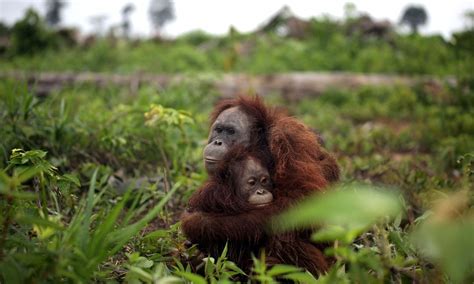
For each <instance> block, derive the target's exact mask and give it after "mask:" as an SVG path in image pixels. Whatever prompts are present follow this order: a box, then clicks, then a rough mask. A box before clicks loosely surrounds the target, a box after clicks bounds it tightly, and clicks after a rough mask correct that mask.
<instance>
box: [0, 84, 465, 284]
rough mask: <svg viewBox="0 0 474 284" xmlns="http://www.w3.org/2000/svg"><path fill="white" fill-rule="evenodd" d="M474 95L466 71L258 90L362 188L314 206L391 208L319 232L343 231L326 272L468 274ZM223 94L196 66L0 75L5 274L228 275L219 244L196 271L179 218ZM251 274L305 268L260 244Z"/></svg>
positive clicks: (384, 276)
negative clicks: (313, 89) (79, 74)
mask: <svg viewBox="0 0 474 284" xmlns="http://www.w3.org/2000/svg"><path fill="white" fill-rule="evenodd" d="M473 97H474V93H473V91H472V89H471V88H470V87H469V85H468V82H466V83H464V82H461V83H460V85H459V86H458V87H445V88H437V89H433V88H430V87H429V86H428V85H420V86H416V87H413V88H409V87H404V86H399V87H390V88H388V87H387V88H376V87H371V88H362V89H357V90H353V91H350V92H349V91H338V90H332V91H328V92H326V93H324V94H322V96H320V97H317V98H308V99H305V100H303V101H299V102H286V101H284V99H282V97H281V96H278V94H274V95H272V96H269V97H267V98H266V101H267V103H269V104H272V105H277V106H283V105H284V106H286V107H287V108H288V110H289V111H290V112H291V113H292V114H293V115H295V116H296V117H297V118H299V119H301V120H302V121H304V122H305V123H306V124H308V125H309V126H310V127H312V128H314V129H315V130H316V131H318V132H320V133H321V134H322V136H323V138H324V140H325V143H326V147H327V148H328V149H329V150H330V151H331V152H333V153H334V154H335V155H336V157H337V159H338V161H339V163H340V166H341V168H342V181H341V185H340V186H339V187H343V188H347V187H349V188H351V187H352V188H353V187H355V188H356V189H354V190H355V191H356V192H359V193H358V194H357V196H359V197H361V198H363V200H360V198H353V196H351V195H350V194H351V192H352V191H351V190H341V189H339V190H338V189H334V192H346V193H347V194H348V195H342V196H335V197H331V196H330V197H329V198H333V199H334V198H335V201H334V200H333V201H332V203H331V201H328V202H329V203H328V204H329V209H328V210H327V211H326V212H325V213H324V214H322V215H321V214H320V216H318V215H317V214H316V213H315V214H316V215H314V216H315V218H316V219H317V218H320V219H321V220H324V218H329V219H330V218H331V216H343V217H345V218H348V216H349V219H347V220H351V219H350V216H351V215H353V214H354V212H357V210H360V208H363V207H364V206H366V205H367V204H379V207H377V206H376V207H377V208H376V209H377V210H376V211H374V212H375V213H374V214H375V215H377V214H379V215H380V214H381V215H382V216H383V215H384V214H385V213H387V214H389V215H390V214H391V215H393V216H394V218H393V219H378V218H376V219H372V217H370V216H369V217H367V216H365V217H362V219H361V220H362V223H360V222H359V223H358V224H359V226H356V225H355V224H354V223H351V222H349V223H347V224H339V225H338V226H336V227H328V229H327V230H326V231H324V232H325V235H323V236H321V235H319V236H317V238H319V239H328V240H337V241H338V244H339V245H338V246H337V247H335V248H334V249H332V250H331V251H328V252H327V253H330V254H333V255H336V258H337V260H338V261H337V264H336V265H335V266H334V268H333V269H332V270H331V272H330V273H329V274H328V275H326V276H324V277H322V278H320V279H319V280H318V281H319V282H320V283H334V281H338V282H346V281H354V282H362V283H367V281H369V282H375V283H382V282H386V281H388V282H395V283H400V282H406V281H412V280H414V279H415V280H420V281H428V282H433V281H434V282H436V281H441V282H443V281H447V282H454V283H462V282H464V281H472V279H473V278H472V277H473V274H472V273H473V271H472V267H473V264H474V259H473V256H472V253H471V252H472V251H473V250H474V243H473V241H472V238H471V237H467V236H472V235H474V232H472V228H474V226H473V222H474V219H473V217H474V216H473V215H472V209H471V206H472V201H473V195H472V188H473V185H474V181H473V162H474V153H473V149H474V120H473V118H472V113H473V110H474V100H473ZM218 98H219V95H218V94H217V93H216V92H215V91H214V90H213V89H212V88H210V87H209V85H208V84H206V82H205V81H199V80H191V79H190V80H189V81H187V82H185V83H182V84H179V85H176V86H171V87H169V88H168V89H164V90H157V89H153V88H151V87H147V86H142V87H141V88H140V89H139V91H138V93H137V94H131V93H130V92H129V90H128V89H127V88H119V87H106V88H96V87H93V86H86V85H85V86H76V87H71V88H68V89H64V90H62V91H60V92H57V93H53V94H51V95H49V96H47V97H45V98H39V97H35V96H34V95H32V92H31V91H29V90H28V89H27V88H26V87H25V85H24V83H22V82H13V81H4V82H2V83H1V84H0V120H1V121H2V127H1V128H0V137H2V139H1V140H0V147H1V148H0V150H1V155H2V158H1V159H0V168H3V170H2V171H1V172H0V194H1V196H2V198H1V199H0V209H1V211H2V214H1V215H0V223H1V224H2V234H1V238H0V279H1V280H2V282H5V283H24V282H31V281H35V282H58V281H61V282H90V281H97V282H106V281H112V282H115V281H126V282H133V283H135V282H138V281H142V282H154V281H158V280H159V279H161V280H162V281H165V280H166V281H170V282H181V281H190V282H196V283H199V282H202V283H204V282H203V281H209V282H216V281H217V280H220V281H224V280H225V279H229V278H231V277H232V276H233V275H235V274H238V273H239V269H237V268H236V267H235V266H234V265H232V264H231V263H229V262H228V261H226V260H225V256H223V257H222V258H221V259H219V260H215V261H214V262H212V261H210V260H208V262H207V263H205V264H202V265H205V275H204V276H200V275H197V274H194V273H193V270H192V269H191V267H190V265H189V263H192V261H193V260H195V257H196V249H195V248H194V247H192V248H188V247H187V246H185V245H184V237H183V235H182V234H181V233H180V231H179V223H177V221H178V219H179V214H180V212H182V210H183V208H184V206H185V204H186V202H187V199H188V198H189V196H190V194H191V193H192V192H193V191H194V190H196V189H197V188H198V187H199V185H200V184H202V182H203V181H204V180H205V179H206V175H205V171H204V169H203V165H202V162H201V153H202V152H201V151H202V148H203V146H204V145H205V143H206V136H207V127H208V115H209V113H210V110H211V109H212V105H213V103H214V102H216V101H217V100H218ZM354 182H357V184H356V185H354ZM367 186H369V187H370V189H367V190H368V191H366V187H367ZM374 187H375V189H374ZM381 187H385V188H389V190H388V191H389V192H390V193H385V191H380V190H378V189H377V188H381ZM374 192H375V193H374ZM376 192H380V194H381V196H378V195H377V193H376ZM440 200H441V201H440ZM395 203H396V204H400V208H398V207H397V206H398V205H397V206H395V205H394V204H395ZM384 205H386V206H388V207H390V206H392V207H394V206H395V207H394V208H395V209H394V210H392V211H389V212H387V210H388V209H387V208H383V207H384ZM392 207H390V208H392ZM301 210H303V211H304V210H312V209H311V208H310V209H308V208H306V209H305V208H302V209H301ZM351 210H352V211H351ZM354 210H355V211H354ZM303 211H300V213H301V212H303ZM297 215H298V213H297ZM292 218H294V217H292ZM296 218H298V217H296ZM361 220H356V221H361ZM360 224H362V225H360ZM331 228H332V229H331ZM334 228H336V229H334ZM224 254H225V252H224ZM469 277H470V278H469ZM251 278H252V279H253V280H254V281H261V282H264V283H269V282H272V281H275V279H282V278H288V279H294V280H295V279H296V280H300V281H302V282H307V281H313V280H314V279H313V278H312V277H311V276H310V275H309V274H307V273H303V272H301V271H299V270H297V269H295V268H288V267H286V266H276V267H274V268H272V269H267V268H265V266H264V259H263V256H256V259H255V267H254V273H253V274H252V275H251ZM469 279H470V280H469ZM160 283H161V282H160ZM166 283H167V282H166Z"/></svg>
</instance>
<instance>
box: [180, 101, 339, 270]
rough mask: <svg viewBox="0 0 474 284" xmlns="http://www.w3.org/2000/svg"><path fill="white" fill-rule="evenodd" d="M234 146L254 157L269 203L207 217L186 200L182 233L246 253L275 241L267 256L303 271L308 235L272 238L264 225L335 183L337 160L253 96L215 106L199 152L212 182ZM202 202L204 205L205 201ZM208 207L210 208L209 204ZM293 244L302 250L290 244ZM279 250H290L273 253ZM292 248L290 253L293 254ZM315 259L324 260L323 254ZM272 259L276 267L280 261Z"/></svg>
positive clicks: (292, 121) (324, 266) (306, 130)
mask: <svg viewBox="0 0 474 284" xmlns="http://www.w3.org/2000/svg"><path fill="white" fill-rule="evenodd" d="M236 145H242V146H245V147H246V148H247V149H250V151H251V152H257V153H259V154H258V155H259V157H261V158H260V160H261V161H264V163H265V167H266V169H267V170H268V172H269V173H270V177H271V180H272V182H273V185H274V190H273V192H272V195H273V200H272V202H271V203H270V204H268V205H267V206H264V207H261V208H251V209H248V210H243V211H235V210H234V211H232V210H230V209H229V210H228V211H226V210H224V211H223V212H221V213H219V214H215V213H212V214H210V213H209V212H205V210H202V209H200V208H199V207H197V208H193V206H192V201H191V203H190V205H191V206H190V208H189V210H187V211H186V212H185V213H184V214H183V217H182V228H183V231H184V232H185V234H186V235H187V236H188V237H189V238H190V239H191V241H193V242H195V243H198V244H206V243H212V242H222V241H226V240H228V241H229V242H233V243H236V244H238V243H241V244H242V245H243V247H242V250H240V251H245V250H246V249H247V251H248V252H254V251H253V249H254V248H261V245H262V240H266V239H267V240H268V239H270V240H271V241H272V242H274V244H273V245H271V246H269V248H271V250H270V252H269V253H268V254H269V256H270V257H272V255H277V256H278V255H281V254H284V255H286V257H283V258H284V259H285V261H284V262H285V263H290V264H296V265H300V266H304V267H306V266H307V265H304V263H303V264H301V262H302V261H301V259H300V258H299V256H300V255H301V251H302V250H306V251H308V250H311V249H317V246H316V245H313V244H310V243H309V242H307V240H308V239H309V235H310V233H308V232H307V231H303V232H298V233H296V232H293V233H292V232H290V233H288V234H284V235H278V236H272V235H271V234H272V230H271V228H270V230H268V224H267V222H268V221H269V219H270V218H271V217H272V216H274V215H275V214H277V213H279V212H281V211H283V210H285V209H287V208H288V207H289V206H291V205H292V204H294V203H295V202H297V201H299V200H301V199H302V198H304V197H306V196H308V195H310V194H312V193H314V192H317V191H321V190H323V188H324V187H325V186H327V185H328V184H329V183H331V182H334V181H337V180H338V178H339V168H338V166H337V163H336V161H335V160H334V158H332V157H331V156H330V155H329V154H328V153H327V152H326V151H325V150H324V149H322V147H321V146H320V145H319V143H318V140H317V137H316V135H315V134H314V133H313V132H312V131H311V130H310V129H309V128H308V127H307V126H305V125H304V124H302V123H301V122H299V121H298V120H296V119H295V118H292V117H290V116H288V115H287V114H286V113H285V112H283V111H281V110H278V109H275V108H269V107H266V106H265V105H264V104H263V103H262V101H261V100H260V99H259V98H257V97H255V98H248V97H239V98H237V99H231V100H225V101H222V102H221V103H219V104H218V105H217V106H216V107H215V109H214V112H213V114H212V126H211V129H210V133H209V141H208V145H207V146H206V147H205V149H204V162H205V167H206V170H207V171H208V173H209V175H210V177H211V179H212V178H213V176H214V175H215V174H216V172H217V169H218V165H219V162H220V161H222V160H223V159H224V157H225V156H226V154H227V152H228V151H229V149H231V148H233V147H234V146H236ZM214 192H215V194H217V196H221V198H222V199H227V198H231V197H230V196H229V195H226V193H225V192H222V193H220V194H222V195H219V192H218V191H214ZM196 194H199V191H198V193H196ZM191 200H192V199H191ZM236 202H237V201H236ZM203 203H204V204H206V201H205V200H204V199H203ZM226 204H229V203H226ZM208 206H212V203H211V202H208ZM269 236H270V237H269ZM298 242H302V245H294V244H297V243H298ZM282 246H287V247H289V248H290V249H289V250H287V251H282V250H278V249H276V248H278V247H282ZM303 247H304V249H303ZM291 248H294V249H293V251H291ZM318 251H319V250H318ZM208 253H211V252H209V251H208ZM319 254H320V251H319ZM303 258H304V257H303ZM318 258H320V259H323V260H324V257H323V256H322V255H320V256H319V257H318ZM271 259H273V260H274V261H275V262H276V261H281V259H282V258H281V257H280V258H279V257H276V258H271ZM270 262H272V260H271V261H270ZM303 262H305V261H303ZM306 268H308V270H310V271H311V272H313V273H321V272H322V271H325V270H326V269H327V262H326V261H321V263H320V267H306Z"/></svg>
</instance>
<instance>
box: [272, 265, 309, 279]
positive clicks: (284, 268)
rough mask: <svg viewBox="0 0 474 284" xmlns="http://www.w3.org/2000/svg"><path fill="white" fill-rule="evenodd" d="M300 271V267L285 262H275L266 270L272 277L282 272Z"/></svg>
mask: <svg viewBox="0 0 474 284" xmlns="http://www.w3.org/2000/svg"><path fill="white" fill-rule="evenodd" d="M300 271H301V268H298V267H296V266H292V265H286V264H277V265H275V266H273V267H272V268H271V269H270V270H268V275H270V276H272V277H274V276H279V275H282V274H288V273H293V272H300Z"/></svg>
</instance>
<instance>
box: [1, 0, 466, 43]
mask: <svg viewBox="0 0 474 284" xmlns="http://www.w3.org/2000/svg"><path fill="white" fill-rule="evenodd" d="M66 2H67V6H66V7H65V8H64V11H63V21H62V24H63V25H67V26H76V27H79V28H80V29H81V31H83V32H85V33H87V32H90V31H91V30H92V25H91V23H90V17H91V16H97V15H104V16H106V17H107V20H106V23H105V24H106V26H110V25H114V24H118V23H119V22H120V17H121V9H122V7H124V6H125V5H126V4H127V3H133V4H134V6H135V11H134V12H133V13H132V17H131V22H132V34H134V35H144V36H148V35H151V26H150V22H149V19H148V8H149V4H150V0H136V1H130V0H69V1H66ZM347 2H352V3H354V4H355V5H356V8H357V10H358V11H362V12H367V13H369V14H370V15H371V16H372V17H374V18H376V19H389V20H390V21H392V22H398V20H399V19H400V15H401V13H402V11H403V9H404V8H405V7H406V6H408V5H409V4H417V5H422V6H424V7H425V9H426V10H427V12H428V16H429V22H428V24H427V26H426V27H424V28H422V29H421V32H422V33H424V34H432V33H441V34H443V35H444V36H445V37H449V35H450V34H451V33H452V32H453V31H456V30H459V29H462V28H463V27H464V26H465V25H466V21H465V19H464V18H463V13H464V12H465V11H466V10H468V9H470V10H473V9H474V1H473V0H450V1H442V0H416V1H405V0H400V1H382V0H354V1H342V0H341V1H339V0H333V1H327V0H325V1H317V0H306V1H303V0H292V1H290V0H286V1H285V0H268V1H263V0H260V1H258V0H175V1H174V5H175V15H176V19H175V20H174V21H173V22H171V23H169V24H168V25H167V26H166V27H165V29H164V33H165V34H166V35H169V36H176V35H179V34H182V33H185V32H188V31H191V30H196V29H201V30H204V31H207V32H209V33H213V34H222V33H226V32H227V31H228V30H229V26H230V25H234V26H235V27H236V28H237V29H238V30H239V31H251V30H253V29H255V28H256V27H258V26H259V25H260V24H261V23H262V22H264V21H265V20H266V19H268V18H269V17H270V16H271V15H273V14H274V13H275V12H276V11H278V10H279V9H280V8H281V7H283V6H284V5H288V6H289V7H290V8H291V10H292V11H293V12H294V13H295V14H296V15H297V16H299V17H302V18H310V17H312V16H321V15H324V14H327V15H330V16H332V17H335V18H341V17H342V16H343V14H344V4H345V3H347ZM44 3H45V0H0V21H3V22H6V23H8V24H12V23H13V22H15V21H16V20H18V19H19V18H21V17H22V15H23V13H24V11H25V9H27V8H28V7H34V8H36V9H37V10H38V11H40V13H42V14H44V10H45V9H44V6H45V5H44Z"/></svg>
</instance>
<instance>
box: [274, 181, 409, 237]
mask: <svg viewBox="0 0 474 284" xmlns="http://www.w3.org/2000/svg"><path fill="white" fill-rule="evenodd" d="M401 210H402V207H401V204H400V201H399V199H398V196H397V195H396V194H395V193H393V192H389V191H386V190H381V189H375V188H372V187H368V186H362V185H351V186H345V187H341V188H338V189H333V190H329V191H328V192H325V193H323V194H316V195H314V196H312V197H308V198H307V199H306V200H304V201H303V202H301V203H300V204H299V205H297V206H295V207H294V208H292V209H290V210H289V211H287V212H285V213H283V214H281V215H280V216H278V217H277V218H276V219H275V221H276V222H275V225H276V228H277V229H280V230H288V229H293V228H299V227H306V226H310V225H314V224H329V225H339V226H343V227H347V226H349V227H350V228H355V227H366V226H369V225H371V224H373V223H375V222H376V221H377V220H379V219H381V218H383V217H387V216H389V217H394V216H396V215H397V214H398V213H399V212H401Z"/></svg>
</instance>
